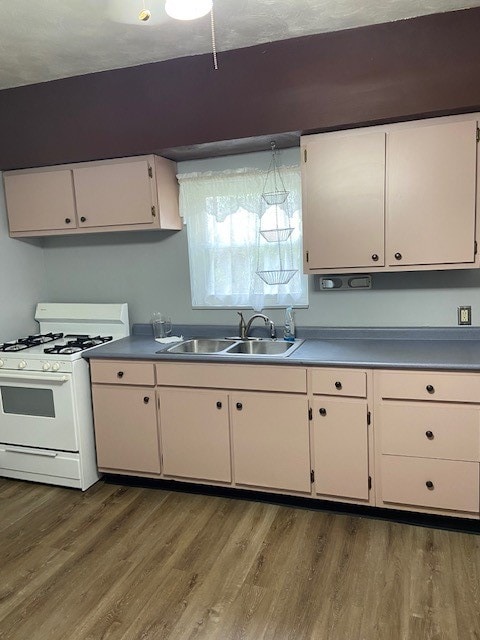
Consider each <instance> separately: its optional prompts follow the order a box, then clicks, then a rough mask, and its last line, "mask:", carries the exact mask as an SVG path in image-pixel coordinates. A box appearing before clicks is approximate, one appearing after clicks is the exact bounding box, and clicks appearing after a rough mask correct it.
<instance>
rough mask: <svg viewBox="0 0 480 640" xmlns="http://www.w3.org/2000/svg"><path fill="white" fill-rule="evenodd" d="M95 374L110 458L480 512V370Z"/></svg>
mask: <svg viewBox="0 0 480 640" xmlns="http://www.w3.org/2000/svg"><path fill="white" fill-rule="evenodd" d="M91 374H92V383H93V384H92V386H93V403H94V417H95V433H96V443H97V457H98V465H99V468H100V470H102V471H107V472H110V473H119V474H122V473H124V474H127V475H141V476H148V477H153V478H166V479H174V480H184V481H188V482H194V483H203V484H216V485H220V486H226V487H238V488H243V489H251V490H257V491H267V492H273V493H285V494H291V495H297V496H306V497H312V498H319V499H325V500H332V501H336V502H348V503H356V504H364V505H372V506H373V505H375V506H378V507H384V508H389V509H396V510H398V509H399V510H410V511H421V512H424V513H431V514H441V515H453V516H459V517H464V518H476V519H478V518H479V517H480V375H478V374H475V373H453V372H439V371H434V372H433V371H419V370H416V371H406V370H403V371H399V370H386V371H382V370H375V371H369V370H365V369H352V368H350V369H349V368H330V367H316V366H314V367H309V368H305V367H297V366H286V365H285V366H281V365H279V366H272V365H270V364H269V365H250V364H248V365H246V364H239V365H235V364H233V365H232V364H230V363H228V364H227V363H208V364H206V363H198V364H197V363H191V362H188V363H186V362H182V363H180V362H161V363H159V362H157V363H153V362H146V361H138V362H134V361H128V362H127V361H123V362H122V361H106V360H98V361H95V360H93V361H92V362H91ZM0 453H1V452H0Z"/></svg>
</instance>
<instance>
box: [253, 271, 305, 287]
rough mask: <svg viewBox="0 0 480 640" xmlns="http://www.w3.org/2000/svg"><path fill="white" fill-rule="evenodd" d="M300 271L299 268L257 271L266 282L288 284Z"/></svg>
mask: <svg viewBox="0 0 480 640" xmlns="http://www.w3.org/2000/svg"><path fill="white" fill-rule="evenodd" d="M297 272H298V269H271V270H270V271H257V272H256V273H257V276H258V277H259V278H261V279H262V280H263V281H264V282H265V284H287V283H288V282H290V280H291V279H292V278H293V276H294V275H295V274H296V273H297Z"/></svg>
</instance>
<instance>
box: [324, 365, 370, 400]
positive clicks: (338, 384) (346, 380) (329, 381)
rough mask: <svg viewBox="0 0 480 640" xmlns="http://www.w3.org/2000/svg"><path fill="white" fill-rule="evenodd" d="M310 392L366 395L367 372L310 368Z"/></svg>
mask: <svg viewBox="0 0 480 640" xmlns="http://www.w3.org/2000/svg"><path fill="white" fill-rule="evenodd" d="M312 392H313V393H314V394H319V395H320V394H321V395H327V396H352V397H355V398H366V397H367V374H366V372H365V371H360V370H359V371H357V370H351V369H312Z"/></svg>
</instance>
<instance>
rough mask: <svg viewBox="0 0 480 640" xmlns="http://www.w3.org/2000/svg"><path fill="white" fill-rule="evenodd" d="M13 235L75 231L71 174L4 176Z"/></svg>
mask: <svg viewBox="0 0 480 640" xmlns="http://www.w3.org/2000/svg"><path fill="white" fill-rule="evenodd" d="M4 180H5V197H6V201H7V209H8V221H9V226H10V233H15V232H22V231H39V230H41V231H47V230H48V231H51V230H56V229H75V228H76V226H77V224H76V215H75V198H74V193H73V183H72V172H71V171H69V170H62V171H38V172H32V173H11V174H5V175H4Z"/></svg>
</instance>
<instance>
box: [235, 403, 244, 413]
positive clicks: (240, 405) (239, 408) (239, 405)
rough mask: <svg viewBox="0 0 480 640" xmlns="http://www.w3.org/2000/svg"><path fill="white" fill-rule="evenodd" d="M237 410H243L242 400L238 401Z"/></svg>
mask: <svg viewBox="0 0 480 640" xmlns="http://www.w3.org/2000/svg"><path fill="white" fill-rule="evenodd" d="M236 406H237V410H238V411H241V410H242V409H243V404H242V403H241V402H237V405H236Z"/></svg>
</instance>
